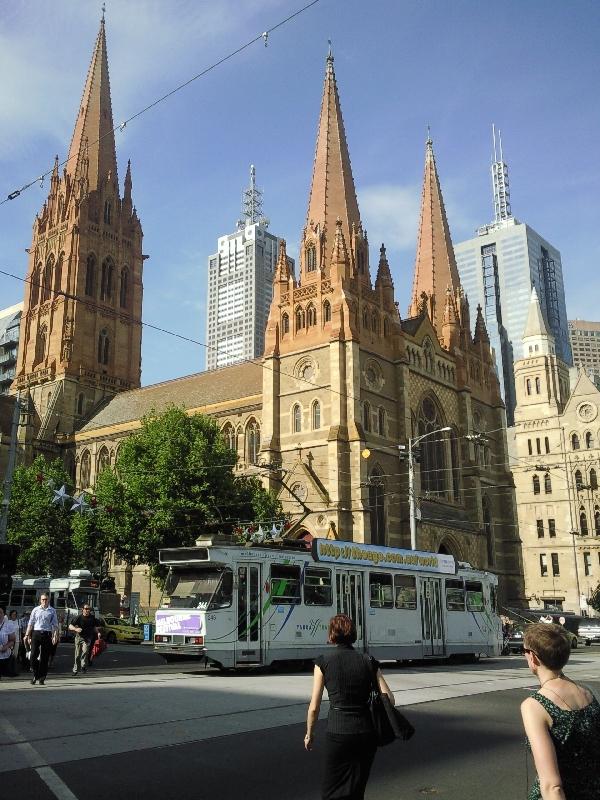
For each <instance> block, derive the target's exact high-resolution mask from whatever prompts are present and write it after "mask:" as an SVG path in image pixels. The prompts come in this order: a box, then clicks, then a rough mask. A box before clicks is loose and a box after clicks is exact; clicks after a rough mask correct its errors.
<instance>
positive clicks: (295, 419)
mask: <svg viewBox="0 0 600 800" xmlns="http://www.w3.org/2000/svg"><path fill="white" fill-rule="evenodd" d="M301 430H302V409H301V408H300V406H299V405H298V403H296V405H295V406H294V407H293V408H292V432H293V433H300V431H301Z"/></svg>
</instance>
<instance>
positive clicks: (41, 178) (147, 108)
mask: <svg viewBox="0 0 600 800" xmlns="http://www.w3.org/2000/svg"><path fill="white" fill-rule="evenodd" d="M318 2H320V0H311V2H310V3H307V4H306V5H305V6H302V8H299V9H298V10H297V11H294V12H293V13H292V14H290V15H289V16H287V17H286V18H285V19H282V20H280V21H279V22H278V23H276V24H275V25H272V26H271V27H270V28H267V29H266V30H264V31H263V32H262V33H259V34H258V35H257V36H255V37H254V38H253V39H250V41H248V42H246V43H245V44H243V45H241V46H240V47H238V48H236V49H235V50H232V51H231V52H230V53H228V54H227V55H225V56H223V57H222V58H220V59H219V60H218V61H215V62H214V63H213V64H210V66H208V67H206V68H205V69H203V70H201V71H200V72H198V73H197V74H196V75H193V76H192V77H191V78H188V80H186V81H184V82H183V83H180V84H179V85H178V86H175V88H173V89H171V90H170V91H169V92H167V93H166V94H164V95H162V97H159V98H157V99H156V100H153V101H152V102H151V103H149V104H148V105H147V106H145V107H144V108H142V109H140V110H139V111H136V112H135V114H132V115H131V116H130V117H127V119H124V120H123V121H122V122H120V123H119V124H118V125H115V127H114V128H112V129H111V130H110V131H107V132H106V133H105V134H104V135H103V136H100V137H99V138H98V139H96V140H95V141H93V142H89V143H88V147H93V146H94V145H97V144H99V143H100V142H101V141H102V140H103V139H105V138H106V137H107V136H113V135H114V134H115V133H116V132H117V131H123V130H124V129H125V128H126V126H127V125H128V124H129V123H130V122H133V120H135V119H138V117H141V116H142V114H145V113H146V112H147V111H150V110H151V109H153V108H155V107H156V106H158V105H159V104H160V103H163V102H164V101H165V100H168V99H169V98H170V97H172V96H173V95H174V94H177V92H180V91H181V90H182V89H185V88H186V87H187V86H189V85H190V84H192V83H194V81H197V80H198V79H199V78H203V77H204V76H205V75H208V73H209V72H212V71H213V70H215V69H216V68H217V67H220V66H221V65H222V64H224V63H225V62H226V61H230V60H231V59H232V58H234V57H235V56H238V55H239V54H240V53H243V52H244V50H247V49H248V48H249V47H251V46H252V45H253V44H256V43H257V42H260V41H262V42H264V44H265V47H266V46H267V43H268V39H269V35H270V34H271V33H273V32H274V31H276V30H277V29H278V28H281V27H283V26H284V25H287V23H288V22H291V21H292V20H293V19H295V18H296V17H298V16H300V14H303V13H304V12H305V11H308V9H309V8H312V6H315V5H316V4H317V3H318ZM76 157H77V156H76V155H73V156H71V159H69V158H66V159H65V160H64V161H61V162H60V163H59V165H58V166H59V167H64V166H65V164H68V163H69V161H70V160H72V159H74V158H76ZM54 168H55V167H54V165H53V166H52V167H51V168H50V169H48V170H47V171H46V172H43V173H42V174H41V175H38V176H37V177H36V178H34V179H33V180H31V181H29V182H28V183H25V184H24V185H23V186H21V188H20V189H14V190H13V191H12V192H10V193H9V194H8V195H7V196H6V197H5V198H4V199H3V200H0V206H2V205H4V204H5V203H8V202H9V201H10V200H16V198H17V197H20V195H21V194H22V193H23V192H25V191H26V190H27V189H30V188H31V187H32V186H34V185H35V184H36V183H39V182H43V181H44V179H45V178H47V177H49V176H50V175H51V174H52V172H53V171H54Z"/></svg>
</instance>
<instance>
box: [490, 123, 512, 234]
mask: <svg viewBox="0 0 600 800" xmlns="http://www.w3.org/2000/svg"><path fill="white" fill-rule="evenodd" d="M492 139H493V142H494V160H493V161H492V187H493V191H494V222H495V223H496V224H498V223H501V222H504V221H505V220H507V219H510V218H511V217H512V211H511V209H510V189H509V184H508V166H507V164H506V162H505V161H504V156H503V153H502V135H501V133H500V131H498V150H497V149H496V126H495V125H492Z"/></svg>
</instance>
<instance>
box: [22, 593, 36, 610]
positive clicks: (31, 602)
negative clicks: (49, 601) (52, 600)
mask: <svg viewBox="0 0 600 800" xmlns="http://www.w3.org/2000/svg"><path fill="white" fill-rule="evenodd" d="M37 604H38V594H37V592H36V590H35V589H24V590H23V605H24V606H37Z"/></svg>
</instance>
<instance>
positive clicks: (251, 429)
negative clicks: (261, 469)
mask: <svg viewBox="0 0 600 800" xmlns="http://www.w3.org/2000/svg"><path fill="white" fill-rule="evenodd" d="M259 452H260V428H259V427H258V423H257V422H256V420H254V419H253V420H251V421H250V423H249V424H248V426H247V427H246V461H247V463H248V464H256V463H257V462H258V454H259Z"/></svg>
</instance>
